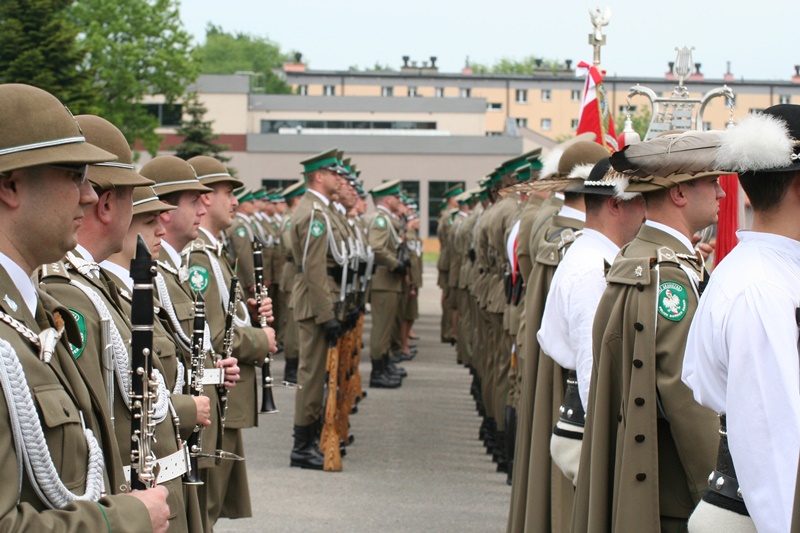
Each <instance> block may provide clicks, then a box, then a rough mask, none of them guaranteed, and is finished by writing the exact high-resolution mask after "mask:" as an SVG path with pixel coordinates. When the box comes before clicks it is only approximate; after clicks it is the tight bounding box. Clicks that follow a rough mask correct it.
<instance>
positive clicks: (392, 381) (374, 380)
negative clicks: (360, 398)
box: [369, 359, 401, 389]
mask: <svg viewBox="0 0 800 533" xmlns="http://www.w3.org/2000/svg"><path fill="white" fill-rule="evenodd" d="M400 385H401V382H400V378H399V377H396V376H394V375H392V374H389V373H388V372H387V371H386V364H385V362H384V360H383V359H373V360H372V372H371V373H370V375H369V386H370V387H375V388H378V389H396V388H397V387H399V386H400Z"/></svg>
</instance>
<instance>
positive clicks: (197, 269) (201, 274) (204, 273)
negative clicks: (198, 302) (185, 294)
mask: <svg viewBox="0 0 800 533" xmlns="http://www.w3.org/2000/svg"><path fill="white" fill-rule="evenodd" d="M189 286H190V287H191V288H192V290H193V291H194V292H206V289H207V288H208V270H207V269H206V268H205V267H202V266H200V265H195V266H193V267H192V268H190V269H189Z"/></svg>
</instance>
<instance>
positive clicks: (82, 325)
mask: <svg viewBox="0 0 800 533" xmlns="http://www.w3.org/2000/svg"><path fill="white" fill-rule="evenodd" d="M69 312H70V313H72V318H74V319H75V322H76V323H77V324H78V331H79V332H80V334H81V347H80V348H78V347H77V346H75V345H74V344H72V343H70V345H69V349H70V350H72V357H74V358H75V359H77V358H78V357H80V356H81V354H82V353H83V349H84V348H85V347H86V319H85V318H83V315H82V314H80V313H79V312H77V311H76V310H74V309H70V310H69Z"/></svg>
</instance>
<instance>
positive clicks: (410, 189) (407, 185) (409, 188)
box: [400, 181, 438, 218]
mask: <svg viewBox="0 0 800 533" xmlns="http://www.w3.org/2000/svg"><path fill="white" fill-rule="evenodd" d="M400 189H401V190H403V191H405V195H406V197H408V198H413V199H415V200H417V205H419V182H418V181H401V182H400ZM437 218H438V217H437Z"/></svg>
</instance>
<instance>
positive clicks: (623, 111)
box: [619, 105, 636, 116]
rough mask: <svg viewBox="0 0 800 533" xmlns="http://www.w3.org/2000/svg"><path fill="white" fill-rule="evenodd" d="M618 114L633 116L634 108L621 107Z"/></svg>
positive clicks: (633, 106) (632, 106)
mask: <svg viewBox="0 0 800 533" xmlns="http://www.w3.org/2000/svg"><path fill="white" fill-rule="evenodd" d="M619 113H620V115H623V116H625V114H627V113H630V114H631V116H633V115H634V114H635V113H636V106H635V105H631V106H628V105H621V106H619Z"/></svg>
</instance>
